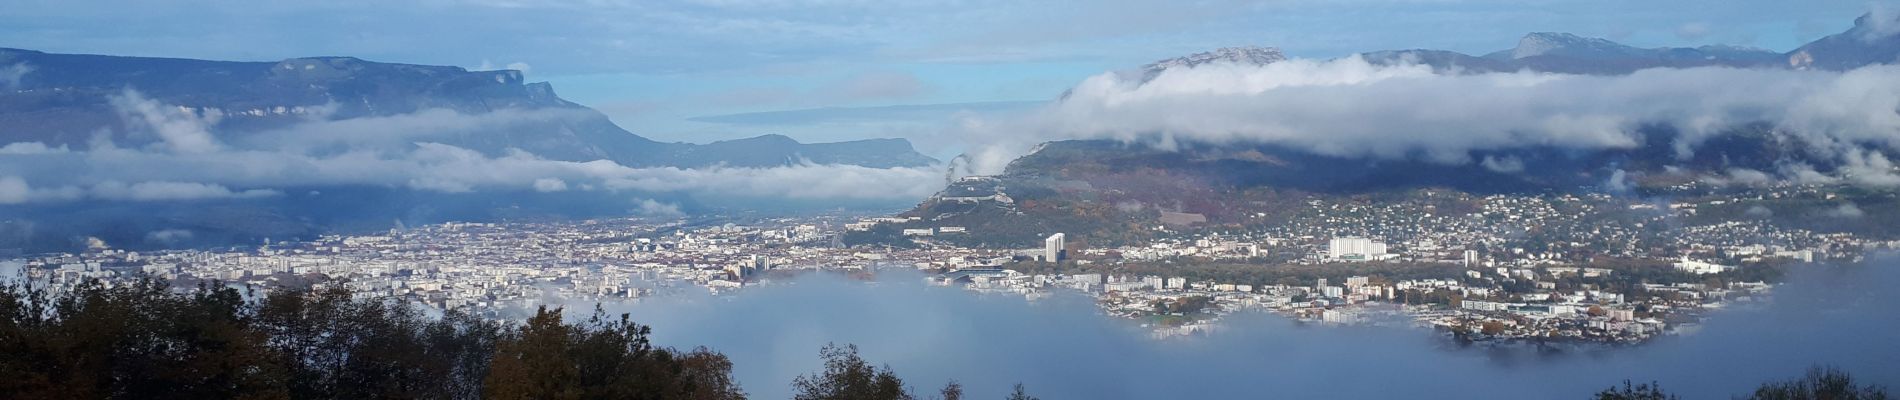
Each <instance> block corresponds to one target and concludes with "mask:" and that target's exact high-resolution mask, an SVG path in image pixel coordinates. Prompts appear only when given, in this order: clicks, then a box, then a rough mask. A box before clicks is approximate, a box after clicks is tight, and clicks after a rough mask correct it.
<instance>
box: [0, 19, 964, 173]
mask: <svg viewBox="0 0 1900 400" xmlns="http://www.w3.org/2000/svg"><path fill="white" fill-rule="evenodd" d="M0 70H11V71H14V72H13V73H11V74H8V75H7V76H6V77H7V79H5V80H0V89H4V90H0V127H4V128H0V143H20V142H38V143H41V144H44V145H47V146H53V147H58V146H66V147H71V148H85V147H87V146H88V145H89V143H90V142H91V141H92V140H94V138H95V137H96V136H98V135H100V133H101V132H127V131H130V130H131V129H130V127H128V126H126V125H127V124H128V121H127V120H128V118H122V117H121V114H122V110H117V109H115V105H114V104H113V101H112V99H114V98H115V96H124V95H125V94H126V93H129V92H130V93H137V94H138V95H139V96H141V97H142V98H145V99H149V100H152V101H155V102H157V103H159V104H163V105H165V106H172V107H178V108H180V109H181V110H185V111H188V112H190V113H191V114H192V115H196V116H201V117H203V118H204V119H206V120H208V121H211V122H212V126H211V127H210V128H211V129H210V130H211V133H213V134H215V135H216V136H217V139H218V140H220V141H222V142H226V143H234V144H239V145H243V144H246V143H254V142H259V141H262V140H263V139H262V138H272V139H273V140H283V139H285V138H281V137H276V136H271V135H273V134H278V135H279V136H281V135H282V134H293V135H325V134H329V132H323V131H319V132H303V131H296V130H294V129H293V128H295V127H296V126H298V125H299V124H306V123H310V122H312V121H349V120H359V119H374V118H396V117H402V116H406V115H417V114H418V113H437V114H434V115H448V116H481V115H489V114H492V113H497V112H504V111H506V112H511V114H510V115H514V116H517V118H513V119H510V120H507V121H505V122H507V123H494V124H488V125H485V126H474V127H468V128H466V129H455V130H452V131H449V132H444V133H442V134H440V135H436V136H431V137H428V138H427V140H429V141H432V142H437V143H443V144H449V145H454V146H457V147H462V148H466V149H471V150H476V151H480V152H482V153H486V154H488V155H491V156H493V155H500V154H503V153H505V152H506V151H508V150H509V149H520V150H524V151H527V152H529V153H533V154H535V155H536V156H539V157H542V158H547V159H552V160H562V161H593V160H610V161H613V162H615V163H619V164H621V165H626V166H630V167H682V168H692V167H706V166H714V165H724V166H731V167H774V166H783V165H793V164H799V163H816V164H847V165H860V166H867V167H879V168H883V167H917V166H925V165H931V164H934V163H935V162H936V160H934V159H931V158H930V157H928V156H925V155H923V154H921V153H917V152H916V151H915V150H914V149H912V148H911V146H910V143H909V142H908V141H905V140H904V139H878V140H865V141H853V142H840V143H823V144H805V143H799V142H797V141H795V140H792V139H791V138H787V137H785V136H779V135H765V136H759V137H754V138H749V139H739V140H730V141H723V142H717V143H711V144H691V143H666V142H659V141H654V140H651V139H648V138H645V137H642V136H640V135H637V134H634V133H631V132H628V131H627V130H625V129H622V128H620V127H619V126H617V125H615V124H614V123H613V122H612V121H610V120H608V118H607V116H606V115H604V114H601V113H600V112H597V111H595V110H593V109H590V108H587V107H585V106H582V105H579V104H575V103H573V102H569V101H566V100H563V99H561V98H560V97H559V96H557V95H556V94H555V92H554V88H553V86H552V85H549V84H548V83H546V82H534V83H530V82H526V81H525V80H524V76H523V74H522V73H521V72H520V71H515V70H495V71H468V70H465V69H463V68H460V67H449V66H427V65H409V64H393V63H381V62H371V61H365V60H361V59H357V58H351V57H309V58H293V59H288V60H283V61H277V62H233V61H206V60H190V59H174V58H150V57H119V56H103V55H82V54H54V53H44V52H39V51H32V50H20V49H6V48H0ZM286 132H288V133H286ZM260 137H261V138H260ZM112 139H113V140H115V141H118V142H119V143H117V144H118V145H122V146H123V145H130V146H138V145H143V144H145V143H144V142H149V141H152V140H157V138H154V137H150V136H144V137H141V136H132V135H117V136H114V137H112ZM291 139H302V140H320V139H321V138H291Z"/></svg>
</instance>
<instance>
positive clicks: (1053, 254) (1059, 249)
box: [1042, 233, 1069, 262]
mask: <svg viewBox="0 0 1900 400" xmlns="http://www.w3.org/2000/svg"><path fill="white" fill-rule="evenodd" d="M1067 240H1068V237H1067V236H1065V235H1063V234H1062V233H1056V234H1054V235H1049V238H1048V239H1043V240H1042V260H1043V261H1048V262H1057V261H1062V259H1063V258H1064V256H1066V255H1067V254H1068V251H1069V250H1068V247H1067V246H1068V245H1067V244H1066V243H1064V242H1065V241H1067Z"/></svg>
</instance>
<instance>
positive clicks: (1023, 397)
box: [1009, 383, 1039, 400]
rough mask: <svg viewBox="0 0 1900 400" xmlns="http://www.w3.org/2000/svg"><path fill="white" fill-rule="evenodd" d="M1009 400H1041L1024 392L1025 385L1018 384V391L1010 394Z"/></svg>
mask: <svg viewBox="0 0 1900 400" xmlns="http://www.w3.org/2000/svg"><path fill="white" fill-rule="evenodd" d="M1009 400H1039V399H1037V398H1036V396H1030V395H1029V393H1028V392H1025V391H1023V384H1021V383H1018V384H1016V389H1015V390H1013V391H1010V392H1009Z"/></svg>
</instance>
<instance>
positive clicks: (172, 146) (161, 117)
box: [108, 89, 224, 153]
mask: <svg viewBox="0 0 1900 400" xmlns="http://www.w3.org/2000/svg"><path fill="white" fill-rule="evenodd" d="M108 100H110V102H111V104H112V108H113V109H114V110H116V111H118V112H119V115H120V117H121V118H123V119H125V121H126V123H127V125H129V126H133V127H136V128H137V129H140V130H139V131H138V132H145V133H150V134H154V135H157V136H158V138H159V140H160V143H162V144H163V145H164V147H165V148H166V149H167V150H170V151H173V152H178V153H209V152H214V151H218V149H220V148H221V147H222V146H221V145H220V144H219V143H218V139H217V138H216V137H214V136H212V135H211V128H212V127H213V126H216V125H217V124H218V121H219V120H220V119H223V117H224V116H223V115H222V114H221V113H217V112H215V111H214V112H205V113H200V112H198V111H195V110H191V109H187V108H184V107H176V106H167V105H165V104H161V103H159V102H158V101H156V100H151V99H147V98H145V95H143V94H140V93H139V92H138V91H136V90H132V89H126V90H125V92H123V93H121V94H119V95H117V96H111V97H110V98H109V99H108Z"/></svg>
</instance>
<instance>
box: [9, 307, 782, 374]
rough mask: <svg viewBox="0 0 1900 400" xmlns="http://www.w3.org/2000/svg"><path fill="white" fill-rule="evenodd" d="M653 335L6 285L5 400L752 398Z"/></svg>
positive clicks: (721, 364) (602, 320)
mask: <svg viewBox="0 0 1900 400" xmlns="http://www.w3.org/2000/svg"><path fill="white" fill-rule="evenodd" d="M650 332H651V330H650V329H649V328H647V327H646V326H643V325H639V324H635V323H633V322H632V321H631V320H629V318H628V316H627V315H625V314H622V315H620V316H619V318H609V317H607V315H606V313H605V312H602V311H601V310H599V309H598V308H596V310H595V313H594V315H593V317H592V318H589V319H588V320H586V321H585V322H583V323H578V324H570V323H565V322H563V320H562V318H561V311H560V310H559V309H553V310H550V309H546V308H543V309H541V310H539V311H537V312H536V314H535V316H534V317H533V318H530V319H528V320H527V321H526V322H525V323H523V324H521V325H516V326H509V325H505V324H502V323H495V322H490V321H485V320H482V319H479V318H475V317H472V316H469V315H465V314H460V313H455V312H448V313H446V314H445V315H443V316H442V317H439V318H438V317H429V316H426V315H424V314H423V313H422V312H421V311H420V310H419V309H417V308H416V307H415V306H414V305H413V304H409V303H406V302H403V301H399V300H390V299H377V298H371V299H357V298H354V297H353V296H352V295H351V293H349V292H347V291H344V290H330V291H321V292H302V291H285V292H280V293H275V294H272V295H270V296H245V295H242V294H241V293H240V292H239V290H238V289H235V288H232V287H229V286H227V285H225V284H223V283H220V282H207V283H204V284H202V285H199V286H198V287H197V288H196V289H194V290H182V291H181V290H173V289H172V288H171V286H170V284H168V283H166V282H164V281H160V280H155V279H139V280H134V281H128V282H119V283H114V284H111V285H107V284H105V283H104V282H99V281H91V282H85V283H81V284H78V285H75V286H73V287H71V288H70V289H68V290H63V291H58V292H54V291H50V290H47V289H46V288H43V287H32V286H27V285H23V284H15V283H0V398H4V399H69V398H152V399H168V398H181V399H196V398H248V399H283V398H297V399H342V398H348V399H354V398H436V399H439V398H453V399H470V398H481V397H492V398H553V399H559V398H625V399H694V400H726V399H744V398H745V393H744V392H742V391H740V390H739V384H738V382H736V381H734V380H733V379H732V376H731V374H732V361H731V360H729V359H727V358H726V357H725V356H724V355H722V354H719V353H717V352H713V351H711V350H707V349H705V348H698V349H694V350H693V351H691V352H684V353H682V352H678V351H675V350H673V349H670V348H663V347H655V346H653V345H652V344H651V343H649V342H648V341H647V336H648V334H649V333H650Z"/></svg>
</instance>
